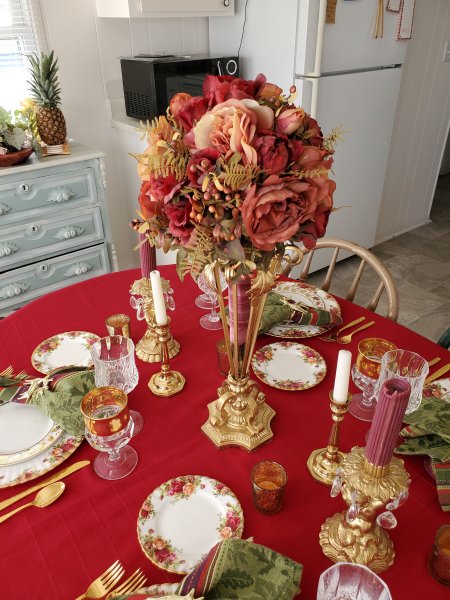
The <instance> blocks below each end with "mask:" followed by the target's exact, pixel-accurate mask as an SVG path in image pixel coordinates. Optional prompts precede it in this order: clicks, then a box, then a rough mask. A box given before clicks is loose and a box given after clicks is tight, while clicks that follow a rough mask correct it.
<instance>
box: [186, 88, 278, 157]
mask: <svg viewBox="0 0 450 600" xmlns="http://www.w3.org/2000/svg"><path fill="white" fill-rule="evenodd" d="M273 118H274V117H273V111H272V109H271V108H269V107H268V106H261V105H260V104H258V102H256V100H249V99H245V98H244V99H243V100H236V99H234V98H232V99H230V100H227V101H226V102H222V104H218V105H217V106H215V107H214V108H213V109H212V110H211V111H209V112H208V113H206V114H205V115H204V116H203V117H202V118H201V119H200V121H199V122H198V123H197V125H196V126H195V127H194V129H193V132H194V138H195V145H196V147H197V148H198V149H199V150H202V149H203V148H216V149H217V150H218V151H219V152H220V153H221V154H222V155H223V156H224V157H225V159H227V158H229V157H230V156H231V155H232V154H233V153H235V152H239V153H240V154H241V157H242V162H243V163H244V164H252V165H256V164H257V154H256V150H255V148H254V147H253V146H252V144H251V142H252V141H253V138H254V136H255V133H256V132H257V131H262V130H264V129H270V128H271V127H272V124H273Z"/></svg>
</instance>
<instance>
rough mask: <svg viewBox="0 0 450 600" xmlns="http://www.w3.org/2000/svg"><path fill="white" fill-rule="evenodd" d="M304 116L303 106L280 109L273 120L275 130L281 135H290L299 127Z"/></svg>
mask: <svg viewBox="0 0 450 600" xmlns="http://www.w3.org/2000/svg"><path fill="white" fill-rule="evenodd" d="M304 117H305V111H304V110H303V108H287V109H285V110H282V111H281V112H280V114H279V115H278V117H277V118H276V120H275V131H276V132H277V133H281V134H283V135H292V134H293V133H294V132H295V131H297V129H298V128H299V127H300V125H301V124H302V121H303V119H304Z"/></svg>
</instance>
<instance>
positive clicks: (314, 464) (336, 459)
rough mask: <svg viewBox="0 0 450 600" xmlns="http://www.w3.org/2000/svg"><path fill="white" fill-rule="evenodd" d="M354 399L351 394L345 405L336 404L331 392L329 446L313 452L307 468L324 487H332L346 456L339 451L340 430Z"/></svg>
mask: <svg viewBox="0 0 450 600" xmlns="http://www.w3.org/2000/svg"><path fill="white" fill-rule="evenodd" d="M351 399H352V396H351V394H349V395H348V396H347V402H345V404H342V403H339V402H335V400H334V399H333V391H331V392H330V408H331V418H332V419H333V426H332V428H331V433H330V437H329V440H328V445H327V447H326V448H319V449H318V450H314V451H313V452H311V454H310V456H309V458H308V461H307V466H308V469H309V472H310V473H311V475H312V477H313V479H315V480H316V481H318V482H319V483H323V484H324V485H331V484H332V483H333V481H334V478H335V477H336V469H337V468H338V467H339V466H340V465H341V463H342V461H343V460H344V458H345V454H344V453H343V452H340V451H339V428H340V424H341V422H342V421H343V419H344V415H345V413H346V412H347V408H348V405H349V403H350V401H351Z"/></svg>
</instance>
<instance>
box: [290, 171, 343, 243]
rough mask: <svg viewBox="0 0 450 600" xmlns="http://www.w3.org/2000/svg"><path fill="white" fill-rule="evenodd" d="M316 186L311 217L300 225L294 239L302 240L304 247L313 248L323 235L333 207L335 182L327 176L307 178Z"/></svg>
mask: <svg viewBox="0 0 450 600" xmlns="http://www.w3.org/2000/svg"><path fill="white" fill-rule="evenodd" d="M308 181H309V182H310V183H311V185H315V186H316V188H317V196H316V201H317V207H316V210H315V213H314V216H313V217H312V219H311V220H310V221H309V222H307V223H305V224H303V225H301V227H300V228H299V230H298V232H297V234H296V235H295V236H294V237H293V240H294V241H302V242H303V244H304V245H305V247H306V248H313V247H314V245H315V243H316V240H317V239H318V238H321V237H323V236H324V235H325V231H326V228H327V225H328V219H329V217H330V214H331V211H332V209H333V193H334V190H335V189H336V183H335V182H334V181H333V180H332V179H328V178H327V177H316V178H314V179H310V180H308Z"/></svg>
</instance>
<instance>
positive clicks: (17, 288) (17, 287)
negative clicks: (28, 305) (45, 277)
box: [0, 282, 30, 298]
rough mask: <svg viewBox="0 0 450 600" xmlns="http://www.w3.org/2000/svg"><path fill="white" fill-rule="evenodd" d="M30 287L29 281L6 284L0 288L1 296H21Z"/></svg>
mask: <svg viewBox="0 0 450 600" xmlns="http://www.w3.org/2000/svg"><path fill="white" fill-rule="evenodd" d="M29 287H30V284H28V283H22V282H15V283H10V284H8V285H5V287H2V288H1V290H0V296H1V297H2V298H14V296H20V294H23V292H26V291H27V289H28V288H29Z"/></svg>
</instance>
